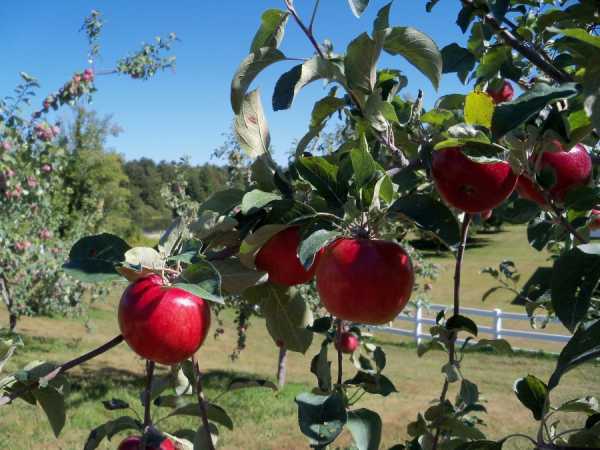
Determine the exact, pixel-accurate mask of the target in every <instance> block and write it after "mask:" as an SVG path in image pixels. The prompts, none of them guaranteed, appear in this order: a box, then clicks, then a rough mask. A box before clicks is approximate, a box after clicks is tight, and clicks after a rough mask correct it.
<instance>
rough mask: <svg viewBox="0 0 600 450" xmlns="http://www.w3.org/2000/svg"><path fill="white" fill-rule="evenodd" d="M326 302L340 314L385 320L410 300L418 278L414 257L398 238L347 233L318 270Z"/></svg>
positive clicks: (319, 287)
mask: <svg viewBox="0 0 600 450" xmlns="http://www.w3.org/2000/svg"><path fill="white" fill-rule="evenodd" d="M316 278H317V291H318V292H319V296H320V298H321V303H322V304H323V306H324V307H325V309H327V311H329V312H330V313H331V314H333V315H334V316H336V317H337V318H338V319H342V320H348V321H352V322H359V323H364V324H373V325H376V324H382V323H386V322H389V321H391V320H393V319H395V318H396V316H397V315H398V314H399V313H400V311H402V309H403V308H404V307H405V306H406V303H407V302H408V299H409V298H410V294H411V292H412V288H413V284H414V271H413V267H412V264H411V261H410V257H409V256H408V254H407V253H406V252H405V251H404V249H403V248H402V247H400V246H399V245H398V244H396V243H395V242H390V241H380V240H370V239H363V238H341V239H338V240H336V241H335V242H333V243H332V244H330V245H329V246H328V247H327V248H326V251H325V252H324V253H323V254H322V255H321V259H320V261H319V265H318V266H317V271H316Z"/></svg>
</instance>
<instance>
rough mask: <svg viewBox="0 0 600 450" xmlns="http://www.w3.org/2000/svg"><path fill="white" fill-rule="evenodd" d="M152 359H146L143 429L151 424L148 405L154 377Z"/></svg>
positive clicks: (150, 401)
mask: <svg viewBox="0 0 600 450" xmlns="http://www.w3.org/2000/svg"><path fill="white" fill-rule="evenodd" d="M155 366H156V364H155V363H154V361H150V360H147V361H146V374H147V377H146V390H145V391H144V429H146V428H147V427H149V426H150V425H152V415H151V414H150V406H151V404H152V378H153V377H154V367H155Z"/></svg>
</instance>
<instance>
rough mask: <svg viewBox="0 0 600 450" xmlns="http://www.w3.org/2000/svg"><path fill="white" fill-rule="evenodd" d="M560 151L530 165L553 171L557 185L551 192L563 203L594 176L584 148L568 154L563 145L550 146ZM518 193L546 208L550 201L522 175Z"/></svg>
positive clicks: (532, 161) (555, 198) (550, 152)
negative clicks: (572, 190)
mask: <svg viewBox="0 0 600 450" xmlns="http://www.w3.org/2000/svg"><path fill="white" fill-rule="evenodd" d="M550 145H551V146H554V147H555V148H557V149H558V151H545V152H543V153H542V155H541V161H539V162H538V163H536V161H535V158H534V157H532V160H530V164H531V165H532V166H533V167H534V168H535V169H536V170H537V171H538V172H540V171H542V170H551V171H552V172H553V173H554V178H555V183H554V185H553V186H552V187H550V188H549V189H548V193H549V194H550V198H552V199H553V200H555V201H557V202H563V201H564V200H565V197H566V196H567V193H568V192H569V190H571V189H572V188H574V187H577V186H584V185H586V184H587V183H588V181H589V179H590V176H591V174H592V159H591V158H590V155H589V154H588V152H587V150H586V149H585V147H584V146H582V145H580V144H577V145H575V146H574V147H573V148H572V149H571V150H569V151H564V149H563V146H562V144H560V143H559V142H558V141H554V142H552V143H551V144H550ZM517 190H518V192H519V195H521V197H523V198H526V199H528V200H531V201H534V202H536V203H537V204H539V205H542V206H545V205H546V200H545V198H544V196H543V195H542V192H541V190H540V188H539V187H538V186H537V185H536V184H535V183H534V182H533V181H532V180H531V179H530V178H528V177H527V176H525V175H521V176H520V177H519V183H518V187H517Z"/></svg>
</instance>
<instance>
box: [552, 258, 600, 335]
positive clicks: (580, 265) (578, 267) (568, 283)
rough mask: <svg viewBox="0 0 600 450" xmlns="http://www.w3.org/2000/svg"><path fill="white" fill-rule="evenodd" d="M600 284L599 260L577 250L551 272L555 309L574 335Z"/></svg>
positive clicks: (559, 262)
mask: <svg viewBox="0 0 600 450" xmlns="http://www.w3.org/2000/svg"><path fill="white" fill-rule="evenodd" d="M599 282H600V256H599V255H594V254H589V253H584V252H583V251H581V250H580V249H578V248H574V249H571V250H569V251H568V252H566V253H563V254H561V255H560V256H559V258H558V259H557V260H556V261H555V262H554V268H553V270H552V283H551V294H552V307H553V308H554V311H555V312H556V315H557V316H558V318H559V319H560V321H561V322H562V323H563V325H564V326H565V327H567V328H568V329H569V330H570V331H571V332H573V331H574V330H575V328H576V327H577V325H578V324H579V322H580V321H581V320H582V319H583V318H584V317H585V316H586V314H587V312H588V309H589V307H590V301H591V298H592V295H593V294H594V291H595V290H596V287H597V286H598V283H599Z"/></svg>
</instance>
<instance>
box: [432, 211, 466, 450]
mask: <svg viewBox="0 0 600 450" xmlns="http://www.w3.org/2000/svg"><path fill="white" fill-rule="evenodd" d="M471 219H472V217H471V215H470V214H469V213H465V215H464V217H463V220H462V226H461V230H460V244H459V245H458V249H457V251H456V265H455V266H454V311H453V313H454V315H455V316H457V315H459V314H460V275H461V272H462V263H463V258H464V254H465V247H466V246H467V238H468V237H469V225H470V224H471ZM457 337H458V336H457V334H456V332H452V333H451V334H450V337H449V342H448V362H449V363H450V365H451V366H454V365H455V364H456V350H455V345H456V338H457ZM449 387H450V382H449V381H448V377H446V379H445V380H444V385H443V387H442V392H441V394H440V404H443V403H444V402H445V401H446V395H447V394H448V388H449ZM440 434H441V428H440V427H439V426H438V427H437V429H436V430H435V436H434V438H433V445H432V446H431V449H432V450H437V448H438V442H439V440H440Z"/></svg>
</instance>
